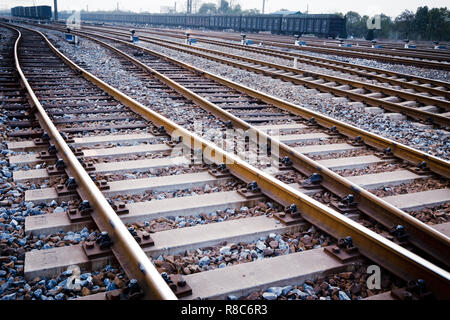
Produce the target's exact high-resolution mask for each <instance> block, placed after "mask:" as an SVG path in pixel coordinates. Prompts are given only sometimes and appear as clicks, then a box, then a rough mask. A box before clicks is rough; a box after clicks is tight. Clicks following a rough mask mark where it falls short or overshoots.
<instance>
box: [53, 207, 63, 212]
mask: <svg viewBox="0 0 450 320" xmlns="http://www.w3.org/2000/svg"><path fill="white" fill-rule="evenodd" d="M53 213H64V208H62V207H56V208H55V210H53Z"/></svg>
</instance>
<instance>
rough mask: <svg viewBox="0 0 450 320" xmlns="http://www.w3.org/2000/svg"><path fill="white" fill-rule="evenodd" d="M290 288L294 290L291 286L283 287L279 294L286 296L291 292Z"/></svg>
mask: <svg viewBox="0 0 450 320" xmlns="http://www.w3.org/2000/svg"><path fill="white" fill-rule="evenodd" d="M292 288H294V287H293V286H285V287H283V288H282V291H281V294H282V295H283V296H285V295H287V294H288V293H289V291H291V290H292Z"/></svg>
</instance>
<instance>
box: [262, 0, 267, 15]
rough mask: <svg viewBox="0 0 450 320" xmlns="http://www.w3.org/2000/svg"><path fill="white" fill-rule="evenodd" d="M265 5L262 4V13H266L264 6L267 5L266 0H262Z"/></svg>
mask: <svg viewBox="0 0 450 320" xmlns="http://www.w3.org/2000/svg"><path fill="white" fill-rule="evenodd" d="M262 2H263V5H262V14H264V7H265V6H266V0H262Z"/></svg>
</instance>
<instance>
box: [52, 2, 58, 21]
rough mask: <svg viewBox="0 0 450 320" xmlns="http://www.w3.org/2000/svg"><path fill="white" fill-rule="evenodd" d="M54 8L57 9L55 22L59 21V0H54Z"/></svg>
mask: <svg viewBox="0 0 450 320" xmlns="http://www.w3.org/2000/svg"><path fill="white" fill-rule="evenodd" d="M53 10H54V11H55V22H57V21H58V1H57V0H53Z"/></svg>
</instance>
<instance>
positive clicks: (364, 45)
mask: <svg viewBox="0 0 450 320" xmlns="http://www.w3.org/2000/svg"><path fill="white" fill-rule="evenodd" d="M85 24H89V23H85ZM115 27H117V26H115ZM147 30H152V31H156V32H165V33H166V34H167V32H169V33H173V34H176V35H180V34H181V35H183V34H182V32H180V31H179V30H173V29H172V30H171V29H161V28H148V29H147ZM195 34H199V35H203V36H204V35H209V36H211V37H220V36H224V35H227V34H228V35H230V33H229V32H227V33H224V32H218V31H216V32H214V31H211V30H209V31H207V32H201V33H200V32H197V33H195ZM251 35H253V34H251ZM239 36H240V35H238V34H236V35H235V37H233V38H231V37H230V38H229V40H231V39H237V40H239V39H240V37H239ZM256 36H257V37H261V38H260V40H269V41H274V42H280V43H284V44H291V43H292V39H293V36H285V35H269V34H260V35H256ZM299 40H300V41H305V42H307V44H313V45H314V46H318V47H330V46H339V45H340V44H341V42H340V39H337V40H331V39H320V38H313V37H300V38H299ZM344 41H345V42H346V43H347V44H352V46H356V47H357V48H352V47H350V48H349V49H350V50H351V48H352V49H358V50H359V51H361V50H367V49H368V50H373V49H374V48H372V41H367V40H360V39H344ZM377 45H381V46H382V47H383V48H377V49H375V50H373V51H375V52H380V49H385V50H386V49H389V50H390V52H391V53H394V54H395V53H396V52H397V51H400V52H403V53H404V52H407V53H411V52H412V53H420V54H431V55H436V56H437V57H441V56H442V57H446V58H448V55H449V51H448V49H444V50H442V49H440V50H436V49H434V44H432V43H431V42H430V41H429V42H426V41H425V43H420V42H419V43H416V46H417V47H416V48H405V47H404V43H403V42H400V41H397V42H395V41H383V40H381V41H377ZM444 45H445V43H444ZM345 48H347V47H345ZM387 52H389V51H387ZM428 58H429V57H428Z"/></svg>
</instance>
